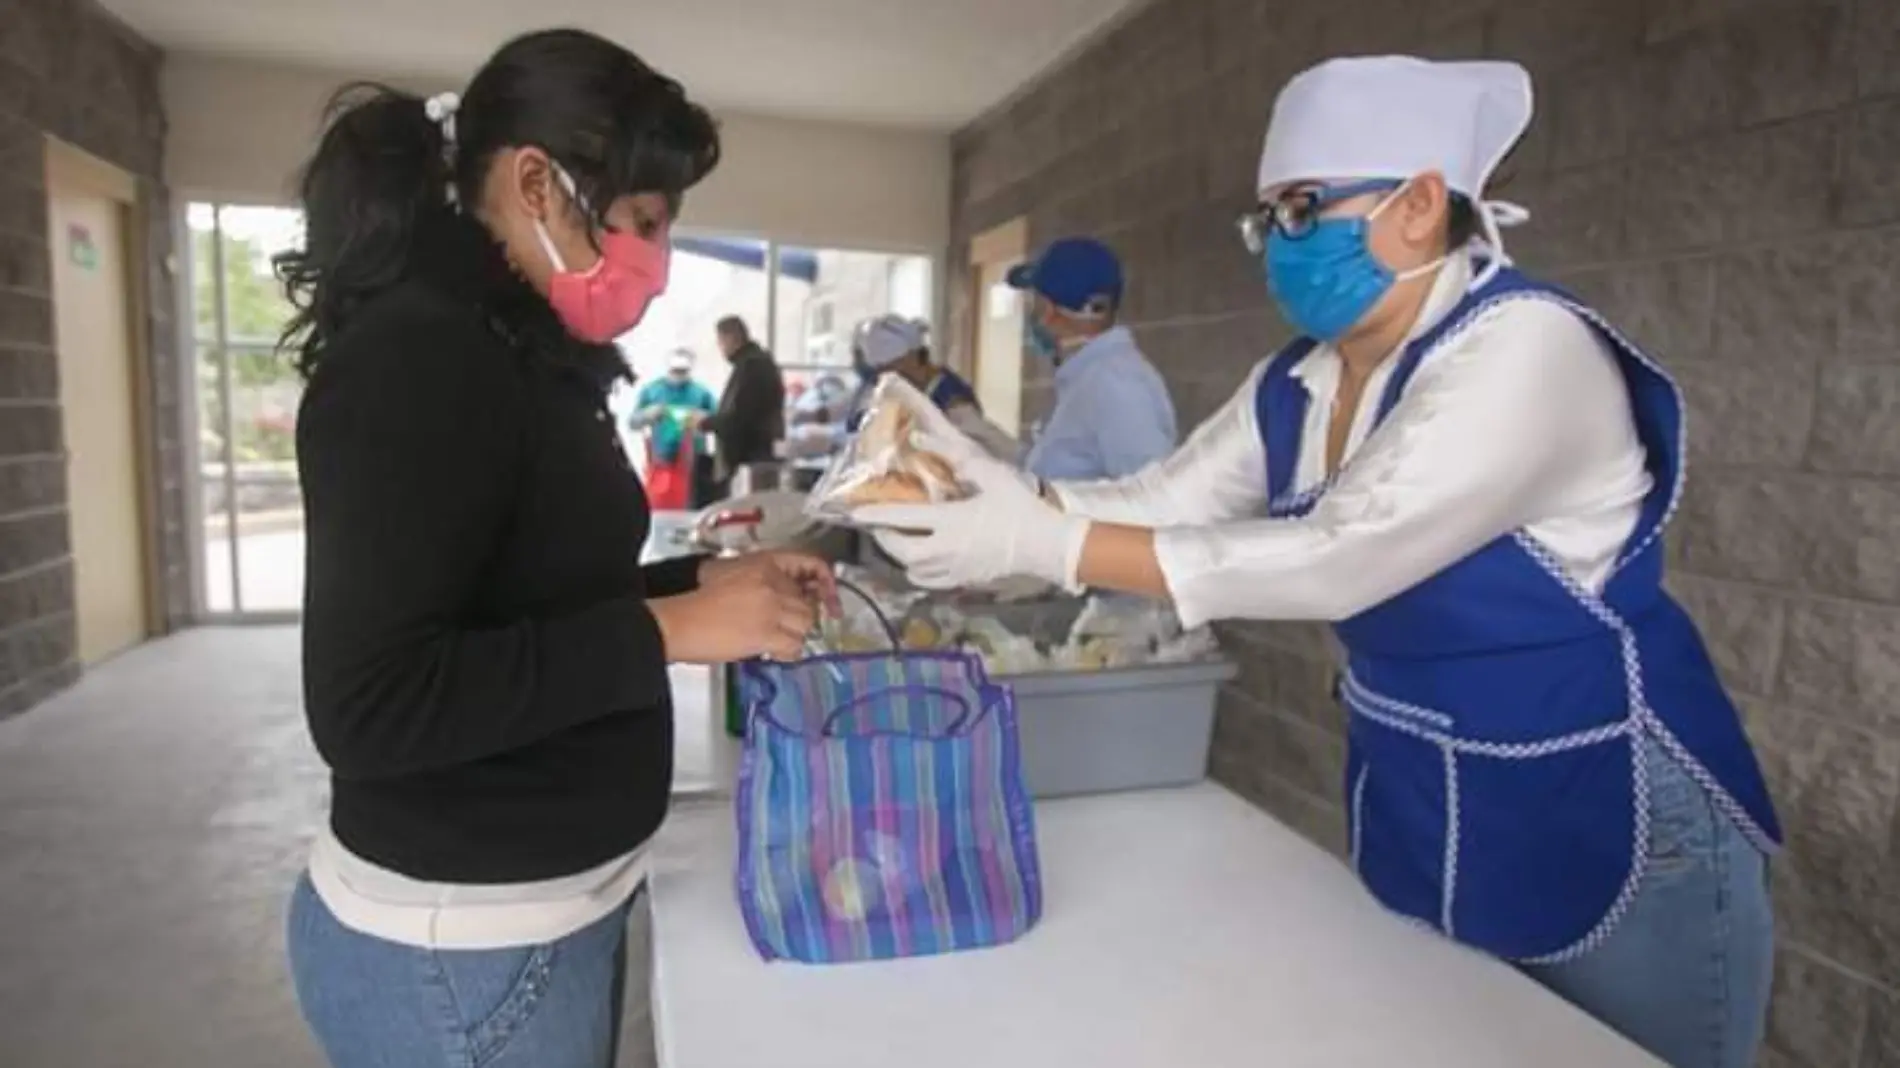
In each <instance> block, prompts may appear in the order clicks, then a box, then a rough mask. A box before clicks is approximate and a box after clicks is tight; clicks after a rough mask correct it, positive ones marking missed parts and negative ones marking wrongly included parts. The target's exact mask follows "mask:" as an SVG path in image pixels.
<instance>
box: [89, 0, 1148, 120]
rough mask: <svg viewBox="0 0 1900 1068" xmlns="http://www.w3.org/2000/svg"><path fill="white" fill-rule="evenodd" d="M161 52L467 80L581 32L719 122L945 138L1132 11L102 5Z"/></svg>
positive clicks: (1055, 2)
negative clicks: (597, 36) (764, 118)
mask: <svg viewBox="0 0 1900 1068" xmlns="http://www.w3.org/2000/svg"><path fill="white" fill-rule="evenodd" d="M102 2H103V3H104V4H105V6H106V7H107V8H108V9H110V10H111V11H112V12H114V13H115V14H117V15H118V16H119V17H120V18H122V19H124V20H125V21H126V22H127V23H129V24H130V25H131V26H132V27H133V28H134V29H136V30H138V31H139V32H140V33H141V34H143V35H145V36H146V37H147V38H149V39H151V40H152V41H154V42H155V43H157V44H158V45H160V46H161V47H164V48H166V49H171V50H178V51H190V52H201V53H209V54H214V55H223V56H231V57H240V58H246V59H254V60H263V61H269V62H287V63H293V64H297V65H301V66H310V67H318V68H324V69H330V70H339V71H350V72H366V73H374V74H379V75H382V76H384V77H403V78H409V79H418V80H420V79H427V80H432V81H433V80H438V79H440V80H444V81H448V82H450V83H452V84H453V83H460V82H462V81H465V80H466V79H467V78H468V77H469V75H470V74H472V73H473V72H474V69H475V67H476V66H477V65H478V64H479V63H480V62H481V61H482V60H483V59H484V58H485V57H486V56H487V55H488V53H489V52H491V51H493V50H494V48H495V47H496V46H497V45H498V44H500V43H501V42H502V41H503V40H505V39H507V38H508V37H510V36H512V35H514V34H517V33H520V32H523V31H526V30H532V29H539V28H543V27H548V26H580V27H583V28H586V29H590V30H594V31H595V32H598V33H601V34H603V35H605V36H608V37H611V38H613V39H615V40H618V41H621V42H623V43H625V44H627V45H628V46H630V47H631V48H632V49H633V50H634V51H635V52H638V53H639V54H640V55H641V57H642V58H644V59H646V60H647V61H648V62H650V63H652V64H653V65H654V66H656V67H658V68H660V69H661V70H664V71H665V72H666V73H668V74H670V75H672V76H674V77H676V78H678V79H679V80H680V81H682V82H684V83H685V85H686V87H687V91H688V92H689V93H691V94H692V95H694V96H695V97H697V98H698V99H701V100H703V101H704V102H706V103H708V104H709V105H712V106H714V107H723V108H738V109H744V110H748V111H757V112H762V113H766V114H776V115H791V116H799V117H807V118H822V119H835V120H847V121H859V122H870V123H880V124H889V125H899V126H913V127H932V128H949V127H954V126H957V125H960V124H962V123H964V122H966V121H968V120H970V119H972V118H975V117H976V116H977V115H979V114H981V113H982V112H983V111H984V110H985V109H987V108H988V107H989V106H990V105H992V104H994V103H996V102H997V101H1000V100H1002V99H1003V98H1004V97H1006V96H1008V95H1009V94H1010V92H1011V91H1013V90H1014V89H1016V88H1017V87H1018V86H1020V85H1022V84H1023V83H1024V82H1026V81H1028V80H1030V79H1031V78H1033V77H1034V76H1035V75H1037V74H1038V73H1040V72H1041V71H1042V70H1044V69H1045V68H1047V67H1048V66H1049V65H1050V64H1051V63H1052V62H1053V61H1054V60H1056V59H1057V58H1058V57H1060V56H1061V55H1062V54H1063V53H1065V52H1066V51H1067V50H1069V49H1070V48H1071V47H1073V46H1074V45H1076V44H1077V43H1078V42H1080V41H1082V40H1084V39H1086V38H1088V37H1089V36H1091V35H1092V34H1094V33H1095V32H1096V31H1097V30H1098V29H1099V28H1100V27H1102V26H1104V25H1105V24H1107V23H1108V22H1109V21H1111V20H1112V19H1114V18H1115V16H1116V15H1118V14H1119V13H1121V12H1122V11H1123V10H1124V9H1127V8H1131V7H1133V6H1135V4H1137V3H1139V2H1140V0H244V2H242V3H233V2H232V0H102Z"/></svg>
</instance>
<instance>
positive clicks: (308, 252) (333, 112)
mask: <svg viewBox="0 0 1900 1068" xmlns="http://www.w3.org/2000/svg"><path fill="white" fill-rule="evenodd" d="M454 129H455V143H454V144H453V145H450V144H449V142H448V139H447V137H446V136H445V134H444V130H443V126H442V124H440V123H438V122H437V121H436V120H434V119H432V118H431V117H430V116H429V114H428V111H427V108H426V106H425V102H424V101H423V99H422V98H421V97H418V96H414V95H412V94H409V93H404V92H400V91H397V90H394V89H390V88H388V87H386V86H381V85H374V84H365V83H357V84H353V85H349V86H345V87H344V88H343V89H341V90H339V91H338V92H337V94H336V96H335V97H334V98H333V99H332V101H331V103H330V107H329V110H328V112H327V115H326V127H325V130H324V133H323V137H322V139H321V140H320V141H319V142H318V144H317V150H316V152H315V153H314V154H313V155H312V156H311V158H310V161H309V162H308V163H307V164H306V165H305V167H304V170H303V173H302V176H301V179H300V182H299V192H300V200H301V201H302V203H303V209H304V226H305V235H304V244H303V247H302V248H301V249H297V250H295V251H292V252H287V253H285V254H283V255H281V256H279V257H278V258H277V260H276V269H277V275H278V278H279V280H280V281H282V283H283V285H284V291H285V294H286V295H287V296H288V297H289V299H290V302H291V304H292V305H293V306H294V307H295V308H296V309H297V311H296V314H295V315H294V316H293V317H292V319H291V322H290V325H289V326H288V327H287V328H286V329H285V331H284V336H283V339H282V346H283V347H284V348H286V349H293V350H295V352H296V354H297V367H298V370H299V371H300V372H302V373H303V374H304V375H305V376H306V377H308V376H309V375H310V374H311V373H313V372H314V371H315V370H316V368H317V365H318V364H319V363H320V362H321V361H322V358H323V353H324V349H325V348H326V347H327V346H328V344H329V343H330V342H331V341H332V340H334V339H335V338H336V336H337V335H338V334H339V333H340V332H341V331H342V330H343V328H344V326H345V325H346V324H347V323H348V321H349V319H350V317H351V315H352V314H353V313H354V312H355V311H356V310H357V309H358V308H360V307H361V306H362V305H363V304H364V303H365V302H366V301H368V300H370V299H371V298H373V297H374V296H376V295H377V294H378V293H380V292H382V291H383V290H385V289H387V288H388V287H390V286H391V285H393V284H395V283H396V282H397V281H399V280H400V279H401V278H402V277H403V276H404V275H405V274H406V273H407V272H408V270H409V266H410V262H411V257H412V247H411V246H412V244H413V243H414V242H415V241H416V240H417V235H418V234H420V233H426V232H428V231H429V230H430V228H431V227H430V223H431V222H432V221H434V219H435V218H436V217H446V216H447V215H449V214H450V213H452V212H454V211H455V210H457V209H456V208H455V207H454V205H453V203H452V201H453V202H459V203H461V204H464V205H473V204H477V203H479V202H480V197H481V193H482V188H483V184H484V179H485V178H486V176H487V173H488V168H489V165H490V164H491V163H492V162H493V160H494V157H495V154H496V153H498V152H500V151H502V150H503V149H506V148H514V147H525V146H529V145H532V146H536V147H539V148H541V149H542V150H544V151H545V152H547V153H548V155H549V156H551V157H553V158H554V159H555V160H556V161H558V162H559V163H560V164H561V166H562V168H563V169H564V170H566V171H567V172H568V173H569V174H570V175H571V176H572V177H573V178H574V181H575V182H576V184H577V185H578V186H579V188H580V193H581V199H582V200H583V201H584V202H585V203H586V205H587V206H588V209H589V210H590V211H591V212H592V213H593V215H594V218H593V222H594V224H595V225H596V226H598V227H604V226H606V218H605V212H606V211H607V209H608V206H609V205H611V204H612V203H613V202H614V201H615V200H617V199H619V198H620V197H622V196H625V195H627V194H630V193H660V194H663V195H664V196H665V197H666V198H667V200H668V202H669V204H670V205H671V206H672V207H673V208H674V210H676V211H677V209H678V206H679V201H680V198H681V197H682V196H683V195H684V193H685V191H686V190H687V189H689V188H691V187H692V186H694V185H696V184H697V183H698V182H699V181H700V180H701V179H703V178H704V177H705V176H706V175H707V174H709V173H710V172H711V171H712V169H713V168H714V167H715V166H717V165H718V162H719V132H718V128H717V126H716V125H715V123H714V122H713V119H712V116H711V115H709V114H708V113H707V112H706V110H705V109H704V108H701V107H700V106H698V105H697V104H694V103H692V102H691V101H690V100H688V99H687V97H686V93H685V90H684V89H683V88H681V86H680V84H679V83H678V82H676V81H674V80H672V79H671V78H668V77H666V76H665V75H662V74H660V73H658V72H656V71H654V70H653V69H652V68H651V67H648V66H647V65H646V64H645V63H643V62H642V61H641V60H640V59H639V57H637V56H635V55H634V54H633V53H632V52H629V51H627V50H626V49H624V48H622V47H620V46H619V45H616V44H614V43H612V42H611V41H607V40H605V39H603V38H600V37H597V36H595V35H593V34H591V33H586V32H584V31H580V30H547V31H543V32H540V33H532V34H528V35H527V36H524V37H518V38H516V39H515V40H513V41H511V42H509V43H508V44H506V45H504V46H502V48H501V50H500V51H498V52H496V53H495V55H494V56H493V57H491V58H490V59H489V61H488V62H487V63H486V64H484V65H483V67H482V69H481V70H480V71H479V72H477V73H476V75H475V78H474V80H473V81H471V82H470V83H469V86H468V90H467V92H465V93H463V94H462V98H461V103H460V107H459V108H458V109H457V111H456V113H455V121H454Z"/></svg>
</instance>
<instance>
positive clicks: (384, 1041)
mask: <svg viewBox="0 0 1900 1068" xmlns="http://www.w3.org/2000/svg"><path fill="white" fill-rule="evenodd" d="M645 905H646V903H645V902H644V901H640V900H638V899H637V898H636V900H635V901H634V902H633V903H630V904H629V905H623V906H621V907H620V908H618V909H616V910H614V911H613V912H612V913H611V914H610V915H608V916H607V917H606V918H605V919H602V920H600V921H598V922H596V923H594V924H593V925H591V926H589V927H586V928H584V929H582V930H580V931H577V932H575V933H574V934H571V935H569V936H567V937H566V938H562V939H560V940H558V941H555V942H549V943H544V944H541V945H532V946H521V947H518V948H508V949H492V950H456V951H449V950H429V949H419V948H416V947H414V946H405V945H399V944H397V943H394V942H385V941H383V940H381V939H379V938H372V937H370V936H369V935H365V934H361V933H359V932H357V931H354V930H351V929H350V928H348V927H345V926H343V925H342V924H341V923H340V922H338V920H337V918H336V917H335V915H333V914H332V913H331V912H330V910H329V909H328V908H327V907H325V905H324V904H323V899H322V898H320V897H318V896H317V893H316V891H315V890H314V889H312V888H311V886H310V880H309V879H308V878H304V879H300V880H298V883H297V889H296V891H295V893H294V895H293V896H292V898H291V907H290V930H289V935H290V966H291V973H292V977H293V978H294V979H295V981H296V986H297V1000H298V1003H299V1004H300V1005H301V1006H302V1008H303V1015H304V1019H305V1020H306V1021H307V1022H308V1023H309V1025H310V1029H311V1030H312V1031H313V1032H314V1033H315V1034H316V1037H317V1041H318V1043H319V1044H320V1045H322V1047H323V1050H324V1053H325V1054H326V1055H327V1056H328V1057H329V1060H330V1063H331V1064H332V1065H334V1066H335V1068H611V1066H612V1065H613V1064H614V1062H615V1057H616V1047H617V1045H618V1041H619V1033H620V1022H621V1019H620V1018H621V1004H622V999H623V996H624V993H625V990H624V979H623V977H624V976H625V975H626V973H627V969H626V962H627V953H628V950H627V942H628V926H629V925H628V918H629V910H630V909H633V910H635V911H637V913H638V914H639V915H638V916H636V917H635V924H636V925H639V924H642V923H643V922H644V920H643V917H644V915H645ZM643 929H644V928H643ZM636 933H637V932H636ZM635 941H637V942H642V943H644V938H643V937H636V939H635ZM640 955H641V957H642V958H643V959H641V960H639V961H636V962H635V968H636V973H635V975H634V977H633V978H634V983H635V986H636V989H635V990H634V992H633V993H634V997H635V1000H636V1002H637V1003H638V1004H644V998H645V997H646V983H645V981H644V976H645V975H646V971H645V960H644V953H643V952H642V953H641V954H640ZM638 1004H636V1008H637V1007H638ZM648 1056H649V1057H650V1056H651V1055H650V1053H649V1054H648ZM641 1063H645V1062H644V1061H642V1062H641Z"/></svg>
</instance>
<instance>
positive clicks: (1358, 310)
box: [1262, 192, 1443, 341]
mask: <svg viewBox="0 0 1900 1068" xmlns="http://www.w3.org/2000/svg"><path fill="white" fill-rule="evenodd" d="M1397 196H1398V193H1397V192H1394V193H1393V194H1392V195H1391V196H1389V197H1387V198H1386V199H1385V200H1383V201H1380V203H1379V206H1378V207H1375V208H1373V209H1372V210H1371V211H1370V212H1368V213H1366V214H1365V215H1363V216H1358V217H1353V218H1342V219H1315V220H1313V221H1312V222H1310V223H1308V224H1307V229H1306V230H1304V231H1303V232H1302V233H1301V234H1300V236H1298V237H1289V236H1288V235H1287V234H1286V232H1285V231H1283V230H1280V229H1275V230H1274V231H1273V232H1272V233H1270V234H1269V235H1268V236H1267V247H1266V251H1265V253H1264V254H1263V256H1262V259H1263V262H1264V264H1265V266H1266V271H1267V288H1268V290H1269V291H1271V292H1272V293H1273V299H1274V302H1275V303H1277V304H1279V306H1280V312H1281V314H1283V315H1285V316H1286V318H1287V321H1288V322H1290V323H1292V324H1293V328H1294V329H1295V330H1298V331H1299V332H1300V333H1302V334H1304V335H1306V336H1308V337H1311V338H1314V339H1316V340H1319V341H1337V340H1339V339H1340V338H1341V337H1344V336H1345V335H1346V332H1347V331H1349V330H1351V329H1352V328H1353V327H1354V326H1355V325H1357V324H1358V323H1359V321H1360V320H1361V319H1364V318H1365V317H1366V314H1367V313H1368V312H1370V311H1371V310H1372V309H1373V306H1374V305H1376V304H1378V303H1379V300H1380V298H1382V297H1384V296H1385V295H1386V293H1388V292H1390V291H1391V289H1392V287H1393V286H1394V285H1395V284H1397V283H1398V282H1400V281H1402V280H1404V279H1407V278H1416V277H1418V276H1419V275H1421V274H1425V273H1427V272H1429V271H1432V270H1436V269H1437V267H1438V265H1439V263H1442V262H1443V261H1442V260H1437V261H1434V262H1432V263H1428V264H1425V265H1423V266H1421V267H1418V268H1415V269H1413V270H1409V271H1406V272H1405V273H1404V274H1397V273H1395V272H1394V271H1393V270H1392V269H1391V268H1390V267H1387V266H1386V265H1385V264H1383V263H1380V262H1379V260H1378V258H1377V257H1376V256H1374V255H1373V254H1372V249H1371V248H1370V247H1369V246H1368V244H1367V242H1366V236H1367V234H1368V233H1369V232H1370V231H1371V228H1372V221H1373V220H1374V219H1376V218H1378V216H1379V213H1380V212H1381V211H1384V210H1385V208H1386V205H1388V204H1390V203H1392V201H1393V199H1394V198H1396V197H1397Z"/></svg>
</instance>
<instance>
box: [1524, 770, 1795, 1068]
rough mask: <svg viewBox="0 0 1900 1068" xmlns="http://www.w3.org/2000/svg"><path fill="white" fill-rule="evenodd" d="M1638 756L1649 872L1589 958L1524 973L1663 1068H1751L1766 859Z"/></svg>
mask: <svg viewBox="0 0 1900 1068" xmlns="http://www.w3.org/2000/svg"><path fill="white" fill-rule="evenodd" d="M1645 750H1646V751H1645V752H1644V753H1642V754H1641V757H1642V759H1644V760H1645V763H1646V764H1647V766H1648V769H1649V780H1650V797H1649V808H1650V844H1649V869H1648V871H1647V872H1646V873H1645V874H1644V877H1643V882H1642V885H1641V887H1640V888H1639V889H1638V891H1637V894H1636V898H1635V900H1634V901H1633V902H1632V904H1631V906H1630V910H1629V912H1628V913H1627V914H1626V915H1624V917H1623V919H1622V922H1621V923H1619V924H1618V925H1617V926H1616V928H1615V930H1613V931H1612V932H1611V934H1610V937H1609V939H1608V940H1606V941H1605V942H1604V943H1603V944H1602V945H1601V946H1598V947H1597V948H1596V949H1594V950H1592V951H1591V952H1590V953H1588V954H1585V955H1584V956H1582V957H1579V958H1578V959H1576V960H1574V961H1569V962H1567V963H1563V964H1553V965H1539V966H1529V967H1526V968H1524V971H1525V972H1526V973H1527V974H1529V975H1530V976H1531V978H1533V979H1536V980H1537V981H1538V982H1540V983H1542V984H1544V986H1546V987H1549V988H1550V989H1551V990H1553V991H1555V992H1556V993H1557V994H1558V995H1560V996H1562V997H1563V998H1565V999H1566V1000H1568V1001H1570V1002H1571V1003H1573V1004H1575V1005H1577V1006H1579V1007H1580V1008H1582V1009H1583V1010H1584V1011H1585V1012H1588V1013H1590V1014H1591V1015H1592V1016H1595V1017H1596V1018H1597V1019H1599V1020H1602V1021H1603V1022H1604V1023H1606V1024H1609V1025H1610V1026H1611V1027H1613V1028H1615V1029H1616V1030H1618V1031H1620V1032H1622V1033H1623V1034H1624V1035H1626V1036H1628V1037H1629V1038H1630V1039H1631V1040H1633V1041H1634V1042H1635V1043H1636V1044H1637V1045H1639V1046H1642V1047H1643V1048H1644V1049H1647V1050H1648V1051H1649V1052H1651V1053H1653V1054H1655V1055H1656V1056H1657V1057H1659V1058H1661V1059H1662V1060H1663V1061H1664V1062H1666V1063H1668V1064H1670V1065H1671V1066H1672V1068H1752V1066H1753V1065H1754V1064H1755V1058H1756V1056H1757V1054H1758V1052H1759V1049H1760V1046H1761V1040H1762V1031H1763V1027H1764V1025H1765V1023H1766V1019H1767V1012H1768V991H1769V986H1770V984H1771V982H1772V980H1773V976H1774V941H1775V933H1774V918H1773V915H1772V913H1771V912H1770V909H1769V900H1768V872H1767V862H1766V859H1765V858H1764V857H1763V856H1762V854H1761V853H1760V852H1759V851H1758V850H1756V849H1755V847H1754V846H1753V845H1751V844H1750V843H1749V841H1748V839H1747V838H1746V837H1744V836H1743V834H1742V832H1741V830H1740V829H1739V828H1737V827H1736V825H1735V824H1734V822H1733V821H1731V820H1730V819H1729V818H1728V817H1727V816H1725V815H1723V814H1722V812H1721V811H1720V810H1719V809H1717V808H1716V807H1715V805H1714V803H1713V802H1712V801H1711V800H1710V797H1709V795H1708V794H1707V793H1706V792H1705V791H1704V790H1703V789H1702V788H1701V787H1700V786H1697V785H1696V783H1695V781H1694V780H1693V779H1691V778H1690V777H1689V776H1688V774H1687V773H1685V772H1684V771H1682V769H1681V768H1679V767H1678V766H1677V765H1676V764H1675V763H1674V762H1672V761H1671V760H1669V759H1668V758H1667V757H1666V756H1664V755H1663V754H1662V752H1661V750H1660V749H1658V748H1657V747H1655V746H1654V745H1647V746H1645Z"/></svg>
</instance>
